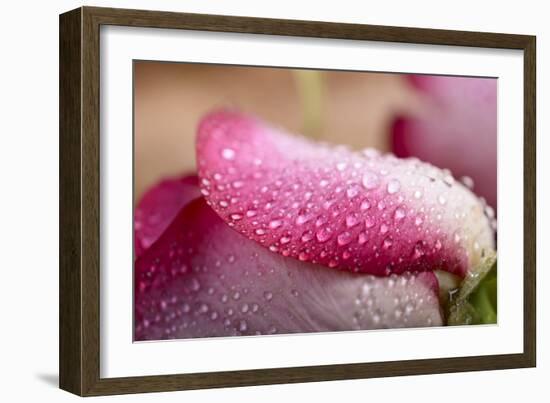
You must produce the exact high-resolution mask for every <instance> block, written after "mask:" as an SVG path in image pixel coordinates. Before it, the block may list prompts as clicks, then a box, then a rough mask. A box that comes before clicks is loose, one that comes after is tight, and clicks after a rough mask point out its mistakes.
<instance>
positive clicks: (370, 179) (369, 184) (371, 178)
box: [362, 172, 380, 190]
mask: <svg viewBox="0 0 550 403" xmlns="http://www.w3.org/2000/svg"><path fill="white" fill-rule="evenodd" d="M362 183H363V186H364V187H365V189H368V190H372V189H376V188H377V187H378V186H379V185H380V179H379V178H378V175H376V174H375V173H374V172H366V173H365V174H364V175H363V179H362Z"/></svg>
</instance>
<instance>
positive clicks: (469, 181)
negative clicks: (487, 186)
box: [460, 176, 474, 190]
mask: <svg viewBox="0 0 550 403" xmlns="http://www.w3.org/2000/svg"><path fill="white" fill-rule="evenodd" d="M460 181H461V182H462V184H463V185H464V186H466V187H467V188H468V189H470V190H472V189H473V188H474V180H473V179H472V178H470V177H469V176H463V177H462V178H460Z"/></svg>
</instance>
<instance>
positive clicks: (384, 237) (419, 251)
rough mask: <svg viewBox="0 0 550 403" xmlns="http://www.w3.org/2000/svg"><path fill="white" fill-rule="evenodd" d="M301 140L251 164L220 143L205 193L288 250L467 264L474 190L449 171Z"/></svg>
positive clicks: (333, 260) (388, 264)
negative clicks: (280, 154)
mask: <svg viewBox="0 0 550 403" xmlns="http://www.w3.org/2000/svg"><path fill="white" fill-rule="evenodd" d="M285 141H286V143H285V144H288V141H289V140H287V139H285ZM293 141H295V140H293ZM295 148H296V147H295ZM297 148H299V149H300V151H303V152H302V153H300V154H297V155H296V156H294V155H293V154H292V151H289V153H288V155H286V156H285V158H282V159H281V161H279V162H280V164H279V165H277V164H274V163H273V161H268V164H264V163H265V161H264V160H263V159H262V158H268V157H265V156H264V155H262V158H256V159H255V160H254V166H248V167H247V168H246V169H244V170H243V169H240V168H242V166H239V165H236V166H235V165H234V163H235V161H239V158H240V156H239V151H238V149H233V148H222V149H221V150H220V158H221V159H222V160H223V161H224V163H223V164H220V165H218V166H217V167H216V170H212V171H210V170H208V169H202V170H201V177H202V182H201V187H202V192H203V194H204V195H205V196H206V197H207V200H208V202H209V203H210V205H211V206H212V207H213V208H214V209H215V210H216V211H218V213H219V214H220V215H221V216H222V217H224V218H225V219H226V221H227V223H228V225H229V226H232V227H235V228H236V229H238V231H239V232H241V233H243V234H245V235H246V236H247V237H249V238H252V239H254V240H256V241H257V242H260V243H261V244H263V245H265V246H266V247H267V248H269V250H271V251H272V252H277V253H280V254H282V255H283V256H292V257H295V258H298V259H299V260H302V261H309V262H313V263H322V264H325V265H328V266H330V267H338V268H345V269H349V270H354V271H367V272H369V273H372V274H383V275H388V274H390V273H400V272H403V271H406V270H430V269H433V267H434V265H437V266H438V267H440V268H441V267H442V266H443V267H445V268H446V269H447V270H449V271H454V272H464V271H465V270H466V269H467V267H468V259H469V256H468V254H469V253H470V251H469V249H470V248H468V247H465V245H469V242H470V241H472V240H471V239H468V237H469V234H468V231H467V230H466V231H464V230H462V229H461V228H462V225H460V223H462V222H464V221H465V220H466V219H467V218H468V217H467V216H468V214H471V208H472V203H473V201H472V200H473V199H475V197H474V196H472V195H471V194H470V193H469V192H468V191H467V190H465V189H464V186H462V185H458V184H457V183H456V181H455V179H454V178H453V176H452V174H451V173H450V172H449V171H447V170H440V169H438V168H435V167H433V166H431V165H429V164H426V163H422V162H420V161H418V160H417V159H407V160H402V159H398V158H396V157H394V156H393V155H391V154H387V155H380V153H378V152H377V151H376V150H373V149H366V150H363V151H362V152H361V153H353V152H351V151H350V150H348V149H346V148H344V147H340V148H337V149H335V148H334V147H328V146H322V145H321V146H319V145H315V146H314V147H313V148H314V151H311V149H312V147H311V146H309V148H308V147H305V148H304V147H297ZM289 150H290V149H289ZM304 150H305V151H304ZM247 158H249V157H248V156H247ZM265 165H268V167H265ZM274 167H275V168H274ZM464 182H465V183H466V186H467V185H468V183H469V182H471V180H468V178H466V179H464ZM476 200H477V199H476ZM476 200H475V202H477V201H476ZM449 231H450V232H449ZM465 241H466V242H465ZM474 242H475V241H474ZM485 243H486V240H482V241H481V242H478V244H485ZM456 250H459V252H460V253H456Z"/></svg>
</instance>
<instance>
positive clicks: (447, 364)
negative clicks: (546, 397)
mask: <svg viewBox="0 0 550 403" xmlns="http://www.w3.org/2000/svg"><path fill="white" fill-rule="evenodd" d="M101 25H122V26H134V27H155V28H172V29H189V30H205V31H217V32H241V33H254V34H270V35H290V36H304V37H318V38H337V39H352V40H370V41H385V42H403V43H422V44H438V45H459V46H474V47H483V48H505V49H522V50H523V51H524V63H525V64H524V75H525V76H524V122H525V123H524V124H525V127H524V161H525V162H524V163H525V167H524V168H525V169H524V172H525V173H524V175H525V176H524V198H525V199H524V203H525V209H524V265H525V266H524V352H523V353H522V354H508V355H492V356H479V357H455V358H442V359H426V360H410V361H393V362H382V363H361V364H344V365H326V366H310V367H293V368H277V369H256V370H247V371H230V372H213V373H212V372H211V373H196V374H179V375H178V374H175V375H159V376H145V377H131V378H101V377H100V345H99V340H100V338H99V335H100V305H99V289H100V287H99V285H100V284H99V281H100V266H99V265H100V259H99V256H100V250H99V246H100V233H99V217H100V215H99V214H100V213H99V208H100V186H99V181H100V175H101V173H100V170H99V158H100V141H99V140H100V136H99V99H100V98H99V95H100V94H99V28H100V26H101ZM535 53H536V50H535V37H533V36H526V35H510V34H497V33H481V32H461V31H447V30H432V29H419V28H401V27H385V26H373V25H357V24H337V23H326V22H314V21H294V20H274V19H264V18H250V17H228V16H217V15H201V14H183V13H170V12H156V11H143V10H120V9H108V8H95V7H82V8H80V9H77V10H73V11H70V12H68V13H65V14H63V15H61V16H60V251H59V253H60V276H59V278H60V295H59V299H60V315H59V316H60V349H59V350H60V387H61V388H62V389H65V390H67V391H69V392H72V393H75V394H77V395H81V396H93V395H110V394H121V393H138V392H158V391H168V390H185V389H200V388H216V387H229V386H248V385H262V384H277V383H296V382H316V381H328V380H342V379H358V378H370V377H372V378H374V377H387V376H403V375H415V374H430V373H448V372H458V371H481V370H493V369H507V368H522V367H532V366H535V363H536V347H535V341H536V321H535V316H536V310H535V301H536V294H535V275H536V273H535V267H536V260H535V253H536V231H535V228H536V213H535V208H536V188H535V182H536V172H535V169H536V154H535V146H536V144H535V133H536V128H535V111H536V101H535V100H536V95H535V82H536V78H535V76H536V71H535V68H536V67H535V61H536V56H535Z"/></svg>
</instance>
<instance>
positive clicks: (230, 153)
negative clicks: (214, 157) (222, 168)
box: [222, 148, 235, 160]
mask: <svg viewBox="0 0 550 403" xmlns="http://www.w3.org/2000/svg"><path fill="white" fill-rule="evenodd" d="M222 157H223V158H224V159H226V160H233V159H234V158H235V151H234V150H233V149H231V148H224V149H223V150H222Z"/></svg>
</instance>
